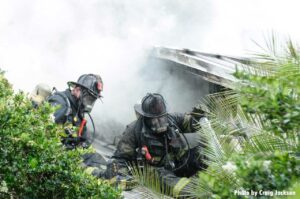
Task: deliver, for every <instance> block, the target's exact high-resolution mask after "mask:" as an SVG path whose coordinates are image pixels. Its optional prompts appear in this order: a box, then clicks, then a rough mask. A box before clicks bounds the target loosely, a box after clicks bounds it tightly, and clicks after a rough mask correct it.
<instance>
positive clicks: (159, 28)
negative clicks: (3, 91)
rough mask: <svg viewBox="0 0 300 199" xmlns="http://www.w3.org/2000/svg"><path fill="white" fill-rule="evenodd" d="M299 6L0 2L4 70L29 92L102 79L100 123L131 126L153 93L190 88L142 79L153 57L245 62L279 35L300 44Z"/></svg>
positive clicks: (157, 0)
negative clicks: (178, 53) (189, 55)
mask: <svg viewBox="0 0 300 199" xmlns="http://www.w3.org/2000/svg"><path fill="white" fill-rule="evenodd" d="M299 6H300V2H298V1H296V0H294V1H293V0H284V1H281V0H272V1H271V0H226V1H224V0H164V1H162V0H123V1H118V0H89V1H86V0H51V1H46V0H27V1H21V0H0V68H1V69H2V70H4V71H6V77H7V78H8V80H9V81H10V82H11V83H12V85H13V87H14V89H15V90H16V91H17V90H23V91H25V92H30V91H32V90H33V88H34V87H35V85H36V84H38V83H40V82H43V83H46V84H48V85H49V86H51V87H52V86H55V87H56V88H58V90H64V89H65V88H66V82H67V81H76V80H77V78H78V77H79V76H80V75H81V74H85V73H96V74H100V75H101V77H102V78H103V81H104V92H103V95H104V99H103V101H104V102H103V104H102V103H98V104H96V108H97V111H96V115H98V117H102V115H106V118H114V117H115V115H118V121H120V122H121V123H128V122H129V121H130V120H132V119H133V117H134V112H133V110H132V106H133V104H134V103H136V102H137V101H138V100H139V99H141V98H142V97H143V96H144V95H145V93H146V91H145V90H147V92H148V91H150V92H155V91H156V90H155V88H156V87H159V85H160V84H166V85H169V86H168V88H167V90H168V91H170V92H174V91H173V90H176V86H179V85H181V86H182V85H183V83H182V82H181V81H180V80H178V81H176V83H174V84H173V83H172V84H170V83H165V82H154V83H153V82H151V85H152V87H151V86H150V84H149V79H148V80H147V79H146V80H145V78H142V77H141V75H140V68H141V66H142V65H143V63H144V59H145V56H146V52H147V49H151V47H152V46H167V47H175V48H189V49H193V50H198V51H202V52H210V53H217V54H225V55H235V56H245V55H247V54H249V53H251V52H253V51H257V50H258V48H257V46H256V45H255V44H254V42H253V41H256V42H257V43H260V44H263V43H264V41H265V40H264V38H267V37H269V36H270V35H271V33H272V32H275V33H276V35H278V38H280V39H283V40H284V39H286V38H288V37H291V38H292V39H293V41H295V42H296V43H299V42H300V28H299V27H298V19H300V12H299V11H298V10H299ZM170 81H171V82H174V80H170ZM172 85H173V87H172ZM98 113H99V114H98ZM128 113H130V116H128Z"/></svg>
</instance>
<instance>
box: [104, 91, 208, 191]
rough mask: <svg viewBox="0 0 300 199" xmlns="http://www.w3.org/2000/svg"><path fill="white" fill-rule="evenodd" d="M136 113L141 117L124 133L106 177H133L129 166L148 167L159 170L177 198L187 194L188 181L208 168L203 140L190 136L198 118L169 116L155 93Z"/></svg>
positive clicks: (178, 115) (179, 115) (136, 106)
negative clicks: (184, 193) (202, 150)
mask: <svg viewBox="0 0 300 199" xmlns="http://www.w3.org/2000/svg"><path fill="white" fill-rule="evenodd" d="M135 111H136V112H137V113H138V114H139V117H138V119H137V120H136V121H134V122H132V123H131V124H129V125H128V126H127V128H126V130H125V132H124V133H123V136H122V138H121V140H120V142H119V143H118V146H117V150H116V151H115V153H114V155H113V159H112V162H111V164H110V165H109V166H108V169H107V170H106V177H107V178H112V177H113V176H115V175H124V174H129V175H130V172H129V170H128V167H127V166H126V165H128V162H131V163H132V162H135V163H137V165H145V164H147V165H150V166H153V167H154V168H155V170H156V171H157V172H158V174H159V176H160V178H161V179H160V180H161V181H162V183H163V184H164V186H168V187H171V188H172V189H173V194H175V195H178V194H180V193H183V192H184V187H185V186H186V185H187V184H188V183H189V181H190V179H189V178H188V177H190V176H193V175H194V174H196V172H197V171H199V170H201V169H202V168H203V167H205V165H204V164H203V162H202V159H203V156H202V154H201V146H200V142H199V139H200V136H199V134H198V133H190V132H192V131H194V132H195V129H194V128H193V124H194V123H195V122H194V121H193V119H194V118H193V117H192V115H190V114H185V115H184V114H169V113H168V112H167V108H166V103H165V100H164V98H163V97H162V96H161V95H160V94H155V93H154V94H152V93H150V94H147V95H146V96H145V97H144V98H143V100H142V103H141V104H140V105H135ZM112 168H114V170H113V169H112ZM115 168H117V169H115Z"/></svg>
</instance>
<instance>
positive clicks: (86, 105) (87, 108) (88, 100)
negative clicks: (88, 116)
mask: <svg viewBox="0 0 300 199" xmlns="http://www.w3.org/2000/svg"><path fill="white" fill-rule="evenodd" d="M96 100H97V98H96V97H94V96H93V95H90V94H89V92H88V91H86V90H84V91H83V93H82V106H83V111H84V112H88V113H90V112H91V111H92V109H93V107H94V104H95V102H96Z"/></svg>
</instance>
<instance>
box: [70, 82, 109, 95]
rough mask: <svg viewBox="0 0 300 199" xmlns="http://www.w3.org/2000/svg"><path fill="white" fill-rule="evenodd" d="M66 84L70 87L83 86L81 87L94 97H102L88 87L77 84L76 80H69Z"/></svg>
mask: <svg viewBox="0 0 300 199" xmlns="http://www.w3.org/2000/svg"><path fill="white" fill-rule="evenodd" d="M67 84H68V86H69V87H71V86H80V87H83V88H85V89H87V90H88V92H89V93H90V94H91V95H93V96H94V97H96V98H101V97H103V96H102V95H99V94H97V93H95V92H94V91H92V90H91V89H89V88H87V87H86V86H84V85H82V84H79V83H77V82H73V81H69V82H67Z"/></svg>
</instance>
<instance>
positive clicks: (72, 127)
mask: <svg viewBox="0 0 300 199" xmlns="http://www.w3.org/2000/svg"><path fill="white" fill-rule="evenodd" d="M68 87H69V88H68V89H66V90H65V91H63V92H59V91H57V92H55V93H53V94H52V95H51V96H50V97H49V98H48V99H47V101H48V102H49V103H50V104H51V105H53V106H58V107H59V108H58V110H56V112H55V113H54V121H55V123H57V124H61V125H63V127H64V132H63V133H62V134H61V137H62V143H63V144H64V145H65V147H66V148H67V149H75V148H76V147H84V148H88V147H90V145H91V141H90V139H89V138H90V137H91V135H88V134H90V133H89V132H88V131H87V128H86V118H85V117H86V114H88V115H89V113H90V112H91V111H92V109H93V106H94V104H95V102H96V100H97V99H100V98H101V97H102V96H101V92H102V91H103V82H102V79H101V77H100V76H99V75H95V74H84V75H81V76H80V77H79V78H78V80H77V82H73V81H70V82H68ZM89 116H90V115H89ZM93 126H94V125H93ZM93 130H94V131H95V129H93ZM94 133H95V132H93V134H94ZM90 148H91V147H90ZM102 164H105V160H104V159H103V157H102V156H101V155H99V154H97V153H94V152H92V153H88V154H85V155H83V167H85V168H87V170H88V172H89V173H92V174H93V175H96V174H95V173H97V172H98V167H99V165H102Z"/></svg>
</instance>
